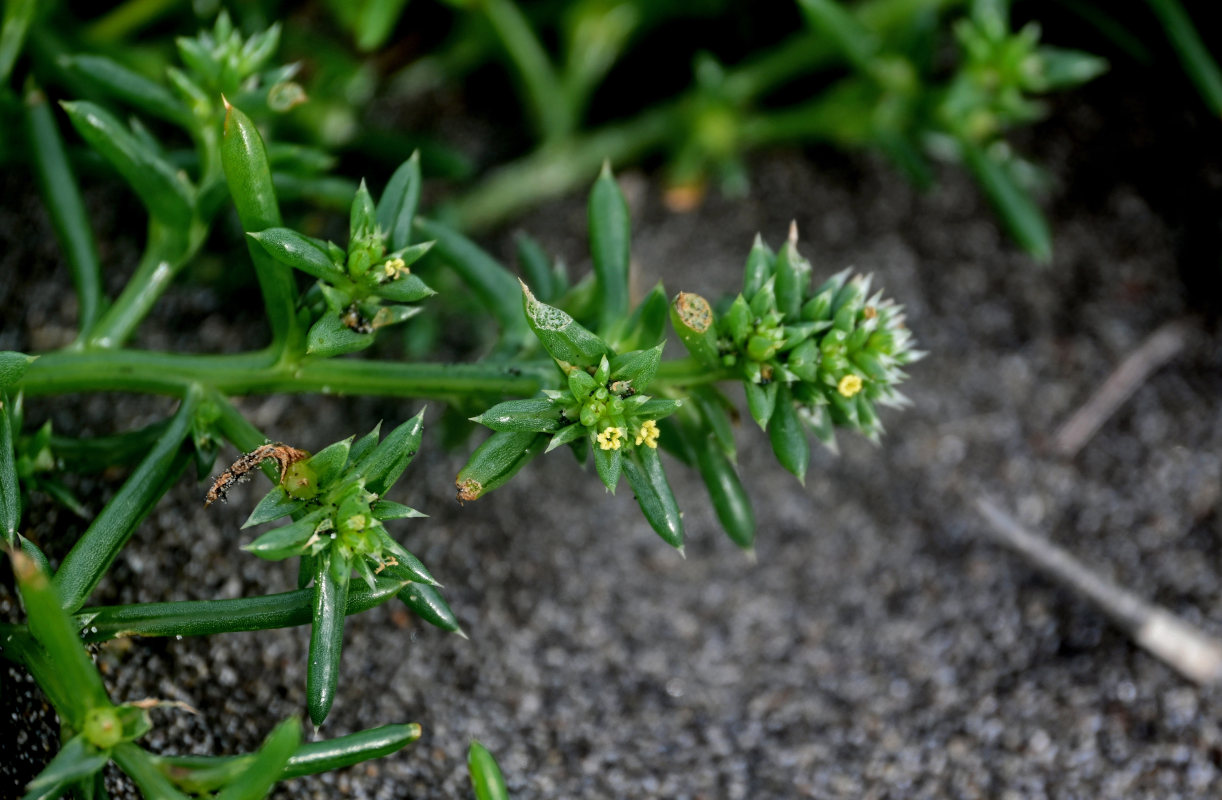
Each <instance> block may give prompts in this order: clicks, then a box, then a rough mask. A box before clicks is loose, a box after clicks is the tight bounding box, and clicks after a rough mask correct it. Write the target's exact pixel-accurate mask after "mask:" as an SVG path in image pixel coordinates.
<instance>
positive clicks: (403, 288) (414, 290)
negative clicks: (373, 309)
mask: <svg viewBox="0 0 1222 800" xmlns="http://www.w3.org/2000/svg"><path fill="white" fill-rule="evenodd" d="M376 291H377V293H378V296H379V297H385V298H386V299H387V300H391V301H393V302H396V303H415V302H418V301H420V300H423V299H425V298H426V297H432V296H433V295H435V294H437V292H435V291H433V290H432V289H431V288H430V287H429V286H428V284H426V283H425V282H424V281H422V280H421V279H420V276H419V275H406V276H404V277H402V278H397V279H395V280H393V281H390V282H389V283H383V284H382V285H380V286H378V288H377V290H376Z"/></svg>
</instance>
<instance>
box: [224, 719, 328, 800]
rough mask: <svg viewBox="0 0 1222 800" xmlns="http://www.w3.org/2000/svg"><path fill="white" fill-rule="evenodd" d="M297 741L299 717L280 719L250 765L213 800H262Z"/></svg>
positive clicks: (294, 749) (290, 755) (276, 778)
mask: <svg viewBox="0 0 1222 800" xmlns="http://www.w3.org/2000/svg"><path fill="white" fill-rule="evenodd" d="M324 716H325V714H324ZM320 722H321V720H320ZM300 742H301V722H300V720H298V719H297V718H296V717H290V718H289V719H286V720H285V721H284V722H281V723H280V724H279V725H277V726H276V728H275V730H273V731H272V732H271V733H270V734H268V737H267V739H266V740H265V741H264V742H263V746H262V747H260V748H259V752H258V753H256V754H255V757H254V758H253V759H252V760H251V762H250V764H249V766H247V767H246V769H245V770H243V771H242V773H241V774H240V775H238V776H237V778H235V779H234V781H233V783H231V784H229V785H228V786H226V787H225V789H224V790H223V791H221V793H220V794H218V795H217V796H216V800H262V798H264V797H266V796H267V793H268V792H270V791H271V788H272V786H273V785H274V784H275V783H276V781H278V780H279V779H280V773H281V772H283V771H284V768H285V766H286V765H287V764H288V763H289V759H290V758H291V757H292V755H293V753H295V752H296V751H297V745H298V744H299V743H300Z"/></svg>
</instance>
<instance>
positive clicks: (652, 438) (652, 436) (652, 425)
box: [636, 419, 661, 450]
mask: <svg viewBox="0 0 1222 800" xmlns="http://www.w3.org/2000/svg"><path fill="white" fill-rule="evenodd" d="M659 434H661V431H659V430H658V423H656V422H654V421H653V420H651V419H647V420H645V421H644V422H643V423H641V428H640V430H638V431H637V432H636V443H637V444H638V445H639V444H641V443H642V442H644V443H645V446H646V447H652V448H653V449H654V450H657V449H658V436H659Z"/></svg>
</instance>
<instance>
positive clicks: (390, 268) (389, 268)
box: [382, 258, 411, 281]
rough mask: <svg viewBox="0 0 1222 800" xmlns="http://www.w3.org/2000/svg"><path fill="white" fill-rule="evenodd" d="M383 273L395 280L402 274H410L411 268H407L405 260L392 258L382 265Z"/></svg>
mask: <svg viewBox="0 0 1222 800" xmlns="http://www.w3.org/2000/svg"><path fill="white" fill-rule="evenodd" d="M382 272H383V274H384V275H385V276H386V277H387V278H389V279H390V280H392V281H393V280H395V279H397V278H400V277H402V276H404V275H410V274H411V269H409V268H408V266H407V262H405V261H404V260H403V259H401V258H392V259H390V260H388V261H387V262H386V263H385V264H383V265H382Z"/></svg>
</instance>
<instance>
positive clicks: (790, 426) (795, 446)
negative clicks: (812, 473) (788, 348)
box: [768, 385, 810, 484]
mask: <svg viewBox="0 0 1222 800" xmlns="http://www.w3.org/2000/svg"><path fill="white" fill-rule="evenodd" d="M768 438H769V439H770V440H771V441H772V452H773V453H775V454H776V458H777V461H779V462H780V463H781V466H782V467H784V468H785V469H787V470H789V471H790V472H792V473H793V474H794V476H795V477H797V479H798V480H799V481H800V482H801V483H802V484H805V483H806V468H807V466H808V465H809V464H810V442H808V441H807V440H806V430H805V429H804V428H803V427H802V422H801V420H799V419H798V412H797V409H796V408H794V404H793V396H792V395H791V394H790V391H789V387H788V386H784V385H782V386H781V387H780V389H778V390H777V396H776V409H775V410H774V411H773V413H772V419H771V420H770V421H769V423H768Z"/></svg>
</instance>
